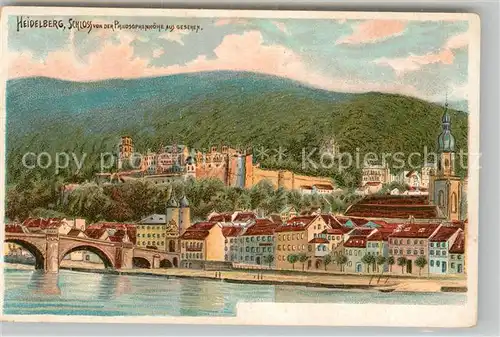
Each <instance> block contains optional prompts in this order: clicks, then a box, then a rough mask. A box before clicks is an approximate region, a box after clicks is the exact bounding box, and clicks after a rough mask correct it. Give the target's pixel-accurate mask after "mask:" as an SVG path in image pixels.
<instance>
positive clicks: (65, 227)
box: [22, 218, 74, 235]
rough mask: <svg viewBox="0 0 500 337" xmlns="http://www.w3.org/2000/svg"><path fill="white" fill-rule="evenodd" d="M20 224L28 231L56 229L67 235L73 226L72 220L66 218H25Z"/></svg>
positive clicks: (44, 231)
mask: <svg viewBox="0 0 500 337" xmlns="http://www.w3.org/2000/svg"><path fill="white" fill-rule="evenodd" d="M22 225H23V226H24V227H26V228H27V229H28V231H29V232H30V233H36V232H40V233H46V232H47V229H49V228H50V229H57V231H58V233H59V234H60V235H67V234H68V233H69V231H70V230H71V229H72V228H73V226H74V222H72V221H68V220H67V219H66V218H27V219H26V220H24V221H23V223H22Z"/></svg>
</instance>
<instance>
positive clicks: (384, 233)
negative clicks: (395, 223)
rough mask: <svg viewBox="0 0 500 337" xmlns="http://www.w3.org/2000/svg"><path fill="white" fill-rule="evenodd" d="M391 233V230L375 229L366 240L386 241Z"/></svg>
mask: <svg viewBox="0 0 500 337" xmlns="http://www.w3.org/2000/svg"><path fill="white" fill-rule="evenodd" d="M391 234H392V230H380V229H377V230H376V231H375V232H373V233H372V234H370V235H368V237H367V240H368V241H387V239H388V238H389V236H390V235H391Z"/></svg>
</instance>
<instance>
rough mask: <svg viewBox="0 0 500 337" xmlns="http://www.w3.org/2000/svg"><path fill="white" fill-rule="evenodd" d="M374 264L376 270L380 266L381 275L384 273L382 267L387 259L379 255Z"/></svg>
mask: <svg viewBox="0 0 500 337" xmlns="http://www.w3.org/2000/svg"><path fill="white" fill-rule="evenodd" d="M375 262H376V263H377V268H378V267H379V266H382V273H383V272H384V267H383V266H384V264H385V263H386V262H387V259H386V258H385V256H383V255H379V256H377V258H376V261H375Z"/></svg>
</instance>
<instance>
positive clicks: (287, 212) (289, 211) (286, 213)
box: [279, 206, 298, 222]
mask: <svg viewBox="0 0 500 337" xmlns="http://www.w3.org/2000/svg"><path fill="white" fill-rule="evenodd" d="M279 215H280V217H281V221H282V222H287V221H288V220H290V219H291V218H293V217H294V216H297V215H298V212H297V210H296V209H295V207H293V206H286V207H285V208H283V209H282V210H281V211H280V213H279Z"/></svg>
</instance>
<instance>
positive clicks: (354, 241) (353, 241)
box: [344, 237, 366, 248]
mask: <svg viewBox="0 0 500 337" xmlns="http://www.w3.org/2000/svg"><path fill="white" fill-rule="evenodd" d="M344 247H348V248H365V247H366V238H364V237H363V238H360V237H350V238H349V239H348V240H347V241H346V242H345V243H344Z"/></svg>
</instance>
